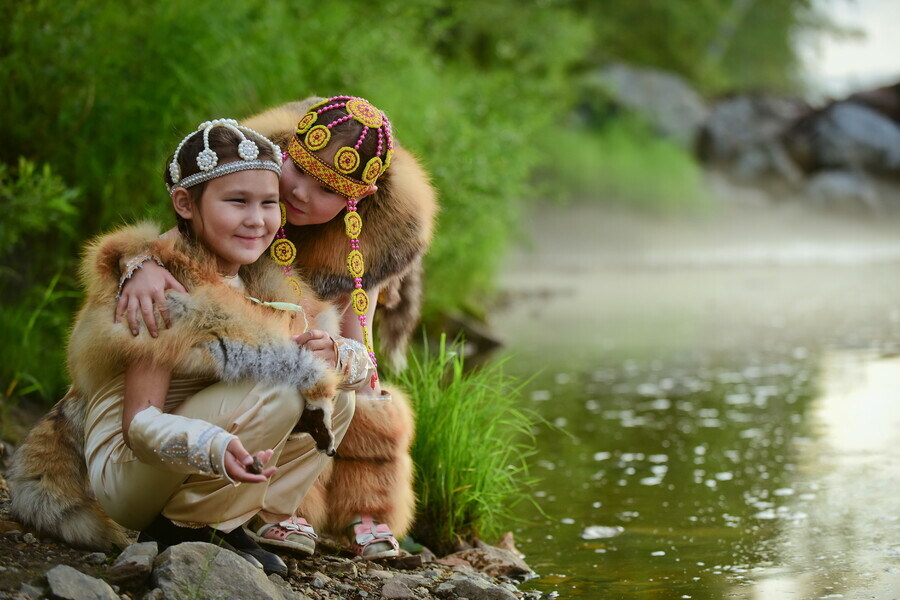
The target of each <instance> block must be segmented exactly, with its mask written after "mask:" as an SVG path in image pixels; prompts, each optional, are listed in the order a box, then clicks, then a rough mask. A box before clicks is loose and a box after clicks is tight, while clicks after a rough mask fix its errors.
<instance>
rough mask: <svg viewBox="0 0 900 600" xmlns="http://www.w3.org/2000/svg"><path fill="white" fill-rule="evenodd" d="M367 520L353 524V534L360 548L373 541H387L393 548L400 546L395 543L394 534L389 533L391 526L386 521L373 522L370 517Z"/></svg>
mask: <svg viewBox="0 0 900 600" xmlns="http://www.w3.org/2000/svg"><path fill="white" fill-rule="evenodd" d="M367 521H368V522H365V521H363V522H359V523H355V524H354V525H353V535H354V538H355V540H356V544H357V545H358V546H359V547H360V548H361V549H364V548H366V547H367V546H369V545H371V544H374V543H375V542H388V543H390V544H391V546H393V547H394V549H398V548H399V547H400V546H399V544H397V540H396V539H395V538H394V534H393V533H391V528H390V527H388V526H387V524H386V523H378V524H375V523H374V522H372V520H371V519H368V520H367Z"/></svg>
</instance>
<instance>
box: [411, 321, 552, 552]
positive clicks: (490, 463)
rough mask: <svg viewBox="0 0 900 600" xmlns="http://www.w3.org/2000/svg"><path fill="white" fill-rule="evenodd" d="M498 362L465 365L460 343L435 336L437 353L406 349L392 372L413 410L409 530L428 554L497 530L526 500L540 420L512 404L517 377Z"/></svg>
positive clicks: (517, 393)
mask: <svg viewBox="0 0 900 600" xmlns="http://www.w3.org/2000/svg"><path fill="white" fill-rule="evenodd" d="M504 362H505V361H501V362H497V363H491V364H488V365H485V366H481V367H478V368H475V369H473V370H471V371H466V370H465V368H464V367H465V365H464V359H463V355H462V344H461V343H455V344H452V345H451V346H449V347H448V346H447V343H446V338H445V337H442V338H441V343H440V348H439V349H438V351H437V353H436V354H435V353H434V352H433V351H430V350H428V349H427V348H426V349H424V350H422V351H420V352H419V353H417V354H413V355H412V356H411V360H410V363H409V367H408V368H407V369H406V371H404V372H403V373H401V374H399V375H397V376H396V380H397V382H398V383H400V384H401V385H402V386H404V387H405V388H406V389H407V390H408V392H409V394H410V398H411V399H412V400H411V401H412V403H413V408H414V410H415V412H416V440H415V443H414V445H413V449H412V457H413V461H414V463H415V465H416V495H417V497H418V510H417V514H416V525H415V528H414V532H413V535H414V536H415V538H416V539H417V540H418V541H420V542H422V543H424V544H425V545H426V546H428V547H430V548H431V549H432V550H433V551H435V552H438V553H446V552H450V551H452V550H453V548H454V547H455V546H456V544H457V542H458V540H460V539H463V540H471V539H472V538H474V537H486V538H491V537H492V536H495V535H497V534H498V533H500V532H501V529H502V528H503V527H508V526H509V524H510V522H511V521H512V519H513V508H514V507H515V506H516V505H518V504H519V503H521V502H522V501H524V500H528V499H529V498H530V497H529V494H528V491H527V489H528V487H529V486H530V485H532V484H533V483H535V479H534V478H533V477H532V476H531V475H529V472H528V465H527V459H528V457H529V456H531V455H532V454H533V453H534V452H535V448H534V438H533V436H532V434H531V429H532V427H533V425H534V424H535V423H536V422H537V421H538V420H539V419H538V417H537V416H536V415H533V414H531V413H528V412H527V411H523V410H521V409H520V408H518V407H519V406H520V395H521V390H522V387H523V385H524V382H521V381H518V380H516V379H515V378H513V377H512V376H510V375H507V374H506V373H505V372H504V370H503V367H504Z"/></svg>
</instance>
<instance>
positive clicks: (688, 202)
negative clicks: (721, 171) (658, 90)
mask: <svg viewBox="0 0 900 600" xmlns="http://www.w3.org/2000/svg"><path fill="white" fill-rule="evenodd" d="M553 147H554V151H555V152H557V153H559V154H563V153H564V154H565V155H566V156H568V157H569V160H566V161H560V162H557V163H552V164H549V165H548V166H547V167H546V168H545V169H544V170H543V178H542V181H541V189H543V190H546V192H545V193H546V196H547V197H549V198H554V199H557V200H564V197H563V198H559V196H560V195H561V193H562V194H567V193H569V192H571V191H572V190H574V191H575V192H576V193H577V194H578V195H579V196H580V197H583V198H586V199H590V200H602V201H603V202H605V203H607V204H623V205H626V206H631V207H636V208H640V209H649V210H653V211H656V212H660V211H661V212H675V211H685V210H699V209H703V208H706V207H708V206H709V202H710V198H709V195H708V193H707V191H706V190H705V188H704V185H703V178H702V173H701V170H700V167H699V165H698V164H697V163H696V162H695V161H694V160H693V158H692V157H691V156H690V155H689V154H688V153H687V152H686V151H685V150H683V149H682V148H680V147H679V146H678V145H677V144H675V143H674V142H671V141H669V140H666V139H663V138H660V137H658V136H656V135H655V134H653V133H652V132H651V131H650V129H649V127H647V126H646V125H645V124H644V123H642V122H640V121H639V120H637V119H634V118H630V117H621V118H618V119H615V120H611V121H608V122H607V123H606V124H605V126H603V127H600V128H598V129H597V130H592V131H585V130H575V129H573V130H567V131H562V132H560V133H559V135H558V136H557V137H556V138H555V139H554V141H553Z"/></svg>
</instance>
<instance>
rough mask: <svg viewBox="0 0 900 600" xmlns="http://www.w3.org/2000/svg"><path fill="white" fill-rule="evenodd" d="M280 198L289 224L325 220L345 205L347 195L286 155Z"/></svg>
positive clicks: (306, 223) (335, 214)
mask: <svg viewBox="0 0 900 600" xmlns="http://www.w3.org/2000/svg"><path fill="white" fill-rule="evenodd" d="M279 189H280V192H281V200H282V201H283V202H284V206H285V209H286V212H287V220H288V223H290V224H291V225H319V224H322V223H327V222H328V221H330V220H332V219H333V218H334V217H336V216H337V214H338V213H339V212H341V209H343V208H344V207H345V206H347V199H346V198H344V197H343V196H341V195H340V194H338V193H337V192H335V191H334V190H332V189H330V188H328V187H327V186H325V185H324V184H322V183H321V182H319V181H318V180H317V179H314V178H313V177H311V176H310V175H307V174H306V173H305V172H304V171H302V170H300V169H299V168H298V167H297V165H295V164H294V161H293V160H291V159H290V158H288V159H287V160H286V161H284V164H283V165H282V166H281V180H280V182H279Z"/></svg>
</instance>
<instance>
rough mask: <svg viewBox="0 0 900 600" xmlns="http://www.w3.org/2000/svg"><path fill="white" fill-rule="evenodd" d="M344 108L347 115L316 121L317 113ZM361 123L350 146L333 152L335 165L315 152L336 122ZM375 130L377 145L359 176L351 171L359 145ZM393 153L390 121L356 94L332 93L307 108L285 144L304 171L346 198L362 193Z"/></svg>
mask: <svg viewBox="0 0 900 600" xmlns="http://www.w3.org/2000/svg"><path fill="white" fill-rule="evenodd" d="M339 108H343V109H344V110H345V111H346V112H347V114H346V115H344V116H342V117H340V118H338V119H335V120H334V121H332V122H331V123H328V124H327V125H323V124H318V125H317V124H316V122H317V121H318V120H319V117H320V115H323V114H325V113H327V112H330V111H333V110H336V109H339ZM351 119H352V120H355V121H356V122H357V123H359V124H360V125H362V127H363V129H362V133H360V135H359V138H358V139H357V140H356V143H355V144H354V145H353V146H342V147H340V148H338V149H337V151H336V152H335V153H334V165H333V166H332V165H330V164H328V163H327V162H325V161H324V160H322V159H321V158H319V157H318V156H317V155H316V154H314V152H317V151H319V150H322V149H324V148H325V147H326V146H327V145H328V143H329V142H330V141H331V130H332V128H333V127H335V126H336V125H340V124H341V123H343V122H345V121H349V120H351ZM372 129H374V130H375V135H377V136H378V144H377V147H376V149H375V156H373V157H372V158H371V159H369V161H368V162H367V163H366V166H365V167H364V168H363V172H362V179H356V178H355V177H352V176H351V173H353V172H354V171H356V170H357V169H358V168H359V165H360V162H361V160H362V159H361V158H360V156H359V148H360V146H362V144H363V142H365V141H366V137H368V135H369V131H370V130H372ZM393 154H394V139H393V133H392V131H391V122H390V121H389V120H388V118H387V116H385V114H384V113H383V112H381V111H380V110H378V109H377V108H375V107H374V106H373V105H372V103H370V102H369V101H368V100H366V99H364V98H357V97H355V96H334V97H332V98H328V99H327V100H323V101H321V102H319V103H317V104H314V105H313V106H311V107H310V109H309V112H307V113H306V114H305V115H303V118H301V119H300V122H299V123H297V132H296V135H294V136H293V137H292V138H291V141H290V143H289V144H288V155H289V156H290V157H291V158H292V159H293V161H294V164H296V165H297V167H299V168H300V169H302V170H303V171H304V172H306V173H308V174H309V175H310V176H311V177H313V178H314V179H317V180H318V181H320V182H321V183H324V184H325V185H327V186H328V187H330V188H331V189H333V190H334V191H336V192H337V193H339V194H340V195H341V196H344V197H345V198H347V199H348V200H353V199H357V198H359V197H360V196H362V195H363V194H364V193H365V192H366V190H368V189H369V186H370V185H371V184H373V183H375V181H376V180H377V179H378V178H379V177H381V175H382V174H383V173H384V172H385V171H386V170H387V168H388V167H389V166H390V164H391V157H392V156H393Z"/></svg>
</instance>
